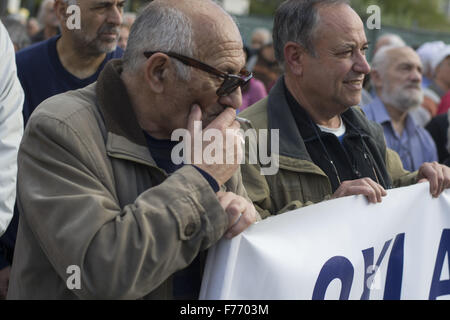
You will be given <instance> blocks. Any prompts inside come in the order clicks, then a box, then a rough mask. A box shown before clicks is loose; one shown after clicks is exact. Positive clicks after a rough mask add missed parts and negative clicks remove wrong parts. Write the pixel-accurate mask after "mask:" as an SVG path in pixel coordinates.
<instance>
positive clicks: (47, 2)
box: [31, 0, 60, 43]
mask: <svg viewBox="0 0 450 320" xmlns="http://www.w3.org/2000/svg"><path fill="white" fill-rule="evenodd" d="M54 5H55V0H44V1H42V2H41V6H40V7H39V12H38V15H37V20H38V22H39V25H40V26H41V30H40V31H39V32H37V33H36V34H35V35H34V36H32V37H31V41H32V43H36V42H41V41H44V40H47V39H50V38H51V37H54V36H56V35H57V34H59V32H60V30H59V21H58V17H57V16H56V13H55V9H54Z"/></svg>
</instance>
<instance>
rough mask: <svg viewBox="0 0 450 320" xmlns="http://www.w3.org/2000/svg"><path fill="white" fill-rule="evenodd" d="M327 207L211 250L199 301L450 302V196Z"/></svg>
mask: <svg viewBox="0 0 450 320" xmlns="http://www.w3.org/2000/svg"><path fill="white" fill-rule="evenodd" d="M428 188H429V184H428V183H421V184H417V185H414V186H410V187H406V188H400V189H393V190H389V191H388V195H387V196H386V197H384V198H383V201H382V203H379V204H368V202H367V200H366V198H365V197H363V196H353V197H346V198H340V199H335V200H331V201H326V202H322V203H319V204H316V205H313V206H308V207H305V208H301V209H298V210H294V211H291V212H288V213H285V214H281V215H278V216H273V217H270V218H268V219H265V220H263V221H261V222H258V223H257V224H255V225H254V226H252V227H250V228H249V229H248V230H246V231H245V232H244V233H243V234H241V235H239V236H237V237H235V238H233V239H232V240H225V239H223V240H221V241H220V242H219V243H218V244H217V245H216V246H214V247H212V248H211V249H209V253H208V259H207V264H206V267H205V273H204V277H203V282H202V289H201V293H200V299H236V300H238V299H261V300H265V299H289V300H290V299H449V298H450V274H449V269H450V265H449V252H450V190H446V191H445V192H444V193H443V194H442V195H441V196H440V197H439V198H437V199H434V198H432V197H431V195H430V193H429V191H428Z"/></svg>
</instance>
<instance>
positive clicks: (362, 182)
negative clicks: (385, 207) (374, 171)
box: [332, 178, 387, 203]
mask: <svg viewBox="0 0 450 320" xmlns="http://www.w3.org/2000/svg"><path fill="white" fill-rule="evenodd" d="M359 194H362V195H364V196H366V197H367V200H369V202H370V203H377V202H381V199H382V197H384V196H386V195H387V192H386V190H384V188H383V187H382V186H380V185H379V184H378V183H376V182H375V181H373V180H372V179H370V178H362V179H357V180H347V181H344V182H342V183H341V185H340V186H339V188H338V189H337V190H336V191H335V192H334V194H333V196H332V198H333V199H334V198H340V197H346V196H353V195H359Z"/></svg>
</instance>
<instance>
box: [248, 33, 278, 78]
mask: <svg viewBox="0 0 450 320" xmlns="http://www.w3.org/2000/svg"><path fill="white" fill-rule="evenodd" d="M271 42H272V35H271V34H270V31H269V30H267V29H266V28H256V29H254V30H253V32H252V35H251V38H250V46H249V47H248V50H247V55H248V57H247V70H249V71H253V68H254V67H255V64H256V62H257V61H258V54H259V51H260V49H261V48H262V47H263V46H264V45H265V44H268V43H271Z"/></svg>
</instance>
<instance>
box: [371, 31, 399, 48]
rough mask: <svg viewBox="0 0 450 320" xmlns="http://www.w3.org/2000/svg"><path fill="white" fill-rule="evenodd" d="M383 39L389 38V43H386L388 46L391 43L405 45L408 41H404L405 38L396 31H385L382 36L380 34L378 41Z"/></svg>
mask: <svg viewBox="0 0 450 320" xmlns="http://www.w3.org/2000/svg"><path fill="white" fill-rule="evenodd" d="M383 40H387V41H388V42H389V44H386V45H387V46H389V45H397V46H405V45H406V43H405V41H403V39H402V38H401V37H400V36H399V35H397V34H395V33H385V34H383V35H382V36H380V37H379V38H378V39H377V43H378V42H380V41H383Z"/></svg>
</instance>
